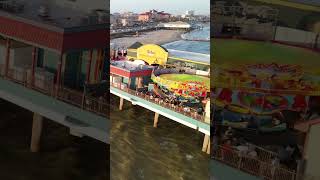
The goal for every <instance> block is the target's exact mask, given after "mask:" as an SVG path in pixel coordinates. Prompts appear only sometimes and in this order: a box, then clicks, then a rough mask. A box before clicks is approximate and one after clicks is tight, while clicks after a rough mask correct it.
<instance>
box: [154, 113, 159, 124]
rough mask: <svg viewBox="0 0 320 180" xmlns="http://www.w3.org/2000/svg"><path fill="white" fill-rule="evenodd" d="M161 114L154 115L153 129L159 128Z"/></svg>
mask: <svg viewBox="0 0 320 180" xmlns="http://www.w3.org/2000/svg"><path fill="white" fill-rule="evenodd" d="M158 121H159V113H154V120H153V127H155V128H156V127H158Z"/></svg>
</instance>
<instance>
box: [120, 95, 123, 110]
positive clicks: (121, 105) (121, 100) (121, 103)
mask: <svg viewBox="0 0 320 180" xmlns="http://www.w3.org/2000/svg"><path fill="white" fill-rule="evenodd" d="M123 101H124V99H123V98H122V97H121V98H120V104H119V110H120V111H121V110H122V109H123Z"/></svg>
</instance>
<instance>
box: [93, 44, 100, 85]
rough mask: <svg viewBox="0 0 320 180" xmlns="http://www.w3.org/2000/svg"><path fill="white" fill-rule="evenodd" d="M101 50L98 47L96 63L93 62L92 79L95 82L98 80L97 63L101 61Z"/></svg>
mask: <svg viewBox="0 0 320 180" xmlns="http://www.w3.org/2000/svg"><path fill="white" fill-rule="evenodd" d="M101 56H102V53H101V50H100V49H99V50H98V52H97V58H96V63H95V67H94V81H95V83H97V82H98V73H99V64H100V62H101Z"/></svg>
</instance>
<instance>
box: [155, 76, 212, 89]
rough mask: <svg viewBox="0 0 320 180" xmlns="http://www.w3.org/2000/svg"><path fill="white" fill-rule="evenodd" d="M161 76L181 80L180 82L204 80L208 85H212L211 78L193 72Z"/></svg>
mask: <svg viewBox="0 0 320 180" xmlns="http://www.w3.org/2000/svg"><path fill="white" fill-rule="evenodd" d="M160 77H161V78H163V79H167V80H171V81H180V82H188V81H196V82H204V83H205V84H206V86H207V87H210V79H209V78H207V77H203V76H197V75H191V74H162V75H160Z"/></svg>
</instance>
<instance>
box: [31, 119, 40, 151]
mask: <svg viewBox="0 0 320 180" xmlns="http://www.w3.org/2000/svg"><path fill="white" fill-rule="evenodd" d="M42 121H43V117H42V116H41V115H40V114H37V113H34V114H33V124H32V136H31V145H30V150H31V152H38V151H39V149H40V139H41V131H42Z"/></svg>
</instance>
